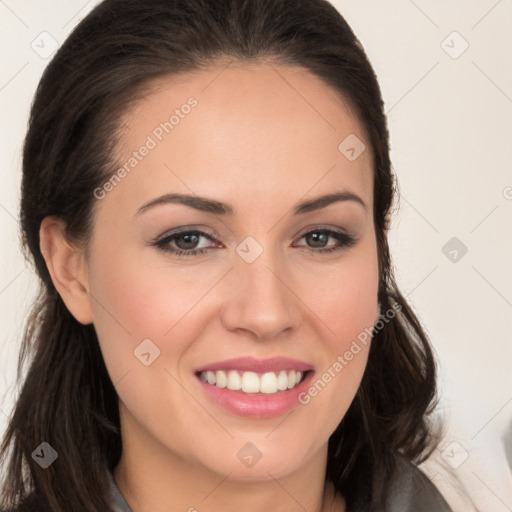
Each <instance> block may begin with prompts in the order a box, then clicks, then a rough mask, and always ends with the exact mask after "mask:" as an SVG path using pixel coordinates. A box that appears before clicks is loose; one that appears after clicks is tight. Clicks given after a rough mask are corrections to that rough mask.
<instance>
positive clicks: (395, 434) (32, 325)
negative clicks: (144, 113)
mask: <svg viewBox="0 0 512 512" xmlns="http://www.w3.org/2000/svg"><path fill="white" fill-rule="evenodd" d="M224 59H228V60H232V61H233V62H242V63H244V62H252V63H254V62H259V61H267V62H272V63H273V64H276V65H283V66H286V65H292V66H300V67H302V68H304V69H306V70H308V71H309V72H310V73H312V74H314V75H316V76H317V77H319V78H320V79H322V80H323V81H324V82H325V83H326V84H328V85H329V86H330V87H332V88H333V90H335V91H337V92H338V93H339V94H340V96H341V97H342V98H343V99H344V100H345V101H347V102H348V103H349V104H350V106H351V108H352V109H353V111H354V112H355V115H356V116H357V117H358V119H359V121H360V122H361V124H362V126H363V127H364V129H365V131H366V136H367V139H368V140H369V142H370V144H371V151H372V154H373V160H374V174H373V176H374V180H373V182H374V206H373V209H374V210H373V211H374V224H375V230H376V237H377V248H378V261H379V272H380V282H379V293H378V299H379V302H380V304H381V311H382V312H384V311H387V310H390V309H391V308H393V309H395V310H396V309H397V308H396V306H397V305H399V306H400V310H399V311H398V312H397V313H396V316H395V317H394V318H392V319H391V320H389V321H388V322H386V323H385V325H384V327H383V328H382V329H380V330H378V331H374V333H373V340H372V344H371V348H370V353H369V359H368V364H367V368H366V371H365V373H364V376H363V380H362V383H361V386H360V388H359V390H358V392H357V394H356V396H355V398H354V400H353V402H352V404H351V406H350V408H349V410H348V412H347V413H346V415H345V417H344V419H343V420H342V422H341V423H340V425H339V426H338V428H337V429H336V431H335V432H334V433H333V434H332V436H331V438H330V440H329V446H328V463H327V478H328V479H330V480H331V481H332V482H333V483H334V485H335V488H336V489H337V490H338V491H339V492H340V493H341V494H342V495H343V496H344V498H345V499H346V501H347V505H348V507H349V509H350V507H353V506H355V504H356V503H359V501H360V500H361V498H364V500H363V502H361V503H363V504H364V505H365V506H366V507H367V509H368V510H373V509H376V508H378V507H379V506H381V505H382V504H383V503H384V500H385V498H386V492H387V489H388V487H389V484H390V481H391V478H392V475H393V473H394V469H395V467H396V461H397V457H399V456H400V454H401V455H402V456H405V457H406V458H407V459H409V460H411V461H414V462H419V461H421V460H423V458H425V457H426V456H427V455H428V454H429V453H430V450H431V449H432V448H433V440H434V438H433V437H432V430H431V427H430V426H429V422H428V415H429V413H430V412H431V410H432V408H433V406H434V404H435V401H436V379H435V362H434V358H433V353H432V349H431V347H430V344H429V341H428V338H427V335H426V333H425V331H424V329H423V328H422V326H421V324H420V321H419V320H418V318H417V317H416V315H415V313H414V312H413V310H412V309H411V307H410V306H409V305H408V304H407V302H406V300H405V298H404V297H403V296H402V294H401V293H400V291H399V290H398V288H397V286H396V283H395V278H394V276H393V271H392V265H391V260H390V254H389V248H388V243H387V230H388V229H389V222H390V215H391V212H392V207H393V199H394V197H395V195H396V194H395V192H396V180H395V177H394V175H393V172H392V168H391V163H390V159H389V140H388V137H389V136H388V129H387V121H386V117H385V113H384V106H383V100H382V97H381V92H380V88H379V85H378V82H377V79H376V76H375V74H374V72H373V69H372V67H371V65H370V63H369V62H368V60H367V57H366V54H365V52H364V50H363V47H362V45H361V44H360V42H359V41H358V40H357V38H356V37H355V35H354V33H353V32H352V30H351V28H350V27H349V25H348V24H347V23H346V21H345V20H344V19H343V17H342V16H341V15H340V14H339V13H338V12H337V10H336V9H335V8H334V7H333V6H332V5H331V4H329V3H328V2H327V1H325V0H105V1H104V2H102V3H101V4H99V5H98V6H97V7H96V8H95V9H94V10H93V11H92V12H91V13H90V14H89V15H88V16H87V17H86V18H85V19H84V20H82V21H81V23H80V24H79V25H78V26H77V27H76V28H75V30H74V31H73V32H72V33H71V35H70V36H69V37H68V39H67V40H66V41H65V42H64V44H63V45H62V46H61V47H60V49H59V50H58V52H57V53H56V54H55V56H54V58H53V59H52V61H51V62H50V63H49V65H48V66H47V68H46V69H45V71H44V74H43V76H42V78H41V81H40V83H39V86H38V88H37V92H36V95H35V98H34V102H33V105H32V108H31V112H30V120H29V127H28V132H27V135H26V139H25V143H24V148H23V177H22V197H21V226H22V234H23V243H24V248H25V251H26V257H27V259H28V260H31V259H33V262H34V265H35V269H36V271H37V273H38V275H39V277H40V286H41V289H40V295H39V298H38V300H37V302H36V303H35V304H34V307H33V311H32V313H31V316H30V317H29V319H28V322H27V326H26V330H25V334H24V338H23V343H22V348H21V351H20V356H19V361H18V379H19V382H21V381H23V384H22V387H21V390H20V393H19V396H18V398H17V401H16V404H15V407H14V410H13V414H12V417H11V419H10V422H9V425H8V429H7V431H6V434H5V437H4V439H3V444H2V447H1V451H0V455H1V457H2V465H3V467H4V470H5V471H6V478H5V482H4V483H3V490H2V493H1V496H2V498H1V499H2V503H1V504H2V506H4V507H14V506H17V505H18V504H19V503H21V502H25V503H26V504H27V510H31V509H30V506H29V505H30V503H32V502H33V503H37V507H36V508H37V510H44V509H47V510H51V511H53V512H73V511H77V512H83V511H84V510H87V511H88V512H104V511H106V510H110V507H109V503H108V499H109V493H108V487H107V479H106V471H112V470H113V468H114V467H115V466H116V465H117V463H118V461H119V457H120V455H121V437H120V426H119V411H118V402H117V394H116V391H115V389H114V386H113V384H112V382H111V380H110V378H109V375H108V373H107V370H106V367H105V365H104V362H103V358H102V355H101V352H100V349H99V344H98V340H97V337H96V333H95V330H94V327H93V325H82V324H80V323H79V322H78V321H77V320H76V319H75V318H74V317H73V316H72V315H71V314H70V312H69V311H68V310H67V308H66V307H65V305H64V303H63V301H62V299H61V297H60V296H59V294H58V293H57V291H56V289H55V287H54V285H53V283H52V280H51V278H50V275H49V273H48V269H47V267H46V264H45V261H44V259H43V256H42V254H41V252H40V247H39V228H40V225H41V221H42V220H43V219H44V218H45V217H46V216H49V215H56V216H59V217H60V218H62V219H63V220H64V221H65V222H66V225H67V232H66V235H67V237H68V238H69V240H70V241H72V242H73V243H74V244H77V245H78V246H80V245H81V246H84V247H87V241H88V237H89V236H90V233H91V226H92V225H93V220H94V216H93V213H94V202H95V201H96V199H95V197H94V194H93V191H94V190H95V189H96V188H97V187H100V186H101V185H102V184H103V183H104V182H105V179H107V178H108V177H109V176H111V175H112V174H113V172H114V170H115V169H116V162H115V158H114V155H115V154H116V144H117V142H118V138H119V134H120V118H121V116H122V114H123V113H124V112H126V109H127V108H128V107H129V106H130V105H132V104H133V102H134V101H136V100H137V99H138V98H140V97H141V95H143V94H144V93H145V91H147V90H148V86H149V85H150V84H151V83H152V81H153V80H155V79H156V78H159V77H165V76H175V75H176V74H178V73H186V72H188V71H192V70H197V69H206V68H208V66H210V65H211V64H215V63H218V62H220V61H222V60H224ZM27 363H28V370H27V372H26V375H25V376H24V378H23V379H22V378H21V376H22V373H23V369H24V365H25V364H27ZM41 442H48V443H49V444H50V445H51V446H52V447H54V448H55V449H56V450H57V452H58V453H59V457H58V459H57V460H56V461H55V462H54V463H53V464H52V465H51V466H50V467H48V468H47V469H42V468H41V467H40V466H39V465H38V464H37V463H36V462H35V461H34V460H33V459H32V456H31V454H32V452H33V451H34V449H35V448H36V447H37V446H38V445H40V443H41ZM8 453H9V455H10V457H9V462H8V464H7V462H5V461H6V460H7V455H8ZM362 482H365V484H364V485H363V484H362ZM31 500H32V501H31ZM358 500H359V501H358Z"/></svg>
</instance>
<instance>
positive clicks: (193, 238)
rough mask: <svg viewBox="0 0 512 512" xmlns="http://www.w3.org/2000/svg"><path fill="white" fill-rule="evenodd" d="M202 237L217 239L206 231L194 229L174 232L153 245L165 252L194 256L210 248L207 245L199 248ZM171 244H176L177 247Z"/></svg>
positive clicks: (179, 255)
mask: <svg viewBox="0 0 512 512" xmlns="http://www.w3.org/2000/svg"><path fill="white" fill-rule="evenodd" d="M201 238H206V239H208V240H210V241H215V240H214V239H213V237H211V236H210V235H208V234H207V233H205V232H204V231H199V230H193V231H181V232H178V233H173V234H171V235H168V236H165V237H164V238H162V239H160V240H158V241H156V242H155V243H154V244H153V245H154V246H155V247H157V248H158V249H160V250H162V251H164V252H170V253H172V254H174V255H175V256H178V257H182V256H194V255H196V254H203V253H205V252H207V250H208V249H207V248H205V247H202V248H201V247H200V248H197V244H198V243H199V241H200V240H201ZM171 244H175V247H173V246H172V245H171Z"/></svg>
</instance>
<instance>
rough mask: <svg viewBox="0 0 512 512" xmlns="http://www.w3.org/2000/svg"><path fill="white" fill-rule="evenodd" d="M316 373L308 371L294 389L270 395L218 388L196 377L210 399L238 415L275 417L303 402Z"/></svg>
mask: <svg viewBox="0 0 512 512" xmlns="http://www.w3.org/2000/svg"><path fill="white" fill-rule="evenodd" d="M216 368H217V367H216ZM201 371H202V370H201ZM249 371H251V370H249ZM314 373H315V372H314V371H308V372H307V373H306V375H305V377H304V378H303V380H302V382H300V383H299V385H298V386H296V387H294V388H292V389H287V390H285V391H278V392H277V393H275V394H268V395H267V394H264V393H244V392H243V391H233V390H231V389H227V388H218V387H217V386H215V385H212V384H208V383H207V382H203V381H202V380H201V379H200V378H199V377H196V379H197V381H198V383H199V385H200V386H201V388H202V389H203V390H204V392H205V394H206V395H207V396H208V397H209V398H210V400H212V402H214V403H216V404H217V405H219V406H221V407H222V408H223V409H225V410H227V411H229V412H231V413H233V414H236V415H237V416H244V417H252V418H273V417H276V416H281V415H283V414H285V413H286V412H288V411H289V410H290V409H292V408H293V407H296V406H297V405H299V403H301V402H300V400H299V396H300V395H301V393H305V392H306V390H307V389H308V387H309V386H310V384H311V381H312V379H313V375H314Z"/></svg>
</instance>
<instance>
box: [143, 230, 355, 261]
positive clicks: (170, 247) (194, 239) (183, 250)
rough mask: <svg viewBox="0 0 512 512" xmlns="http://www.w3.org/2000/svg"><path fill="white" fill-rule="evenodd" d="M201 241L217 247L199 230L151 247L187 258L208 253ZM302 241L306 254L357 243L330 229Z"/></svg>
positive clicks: (211, 239) (349, 236)
mask: <svg viewBox="0 0 512 512" xmlns="http://www.w3.org/2000/svg"><path fill="white" fill-rule="evenodd" d="M201 239H206V240H209V241H210V242H214V244H217V248H218V247H219V242H217V241H216V240H215V239H214V238H213V237H212V236H211V235H209V234H207V233H205V232H204V231H200V230H188V231H180V232H177V233H171V234H170V235H167V236H164V237H163V238H161V239H160V240H157V241H155V242H153V243H152V245H154V246H155V247H157V248H158V249H159V250H161V251H164V252H168V253H171V254H173V255H174V256H177V257H188V256H196V255H198V254H204V253H206V252H208V250H209V249H210V247H208V246H203V247H200V240H201ZM302 239H306V241H307V243H308V244H312V245H309V246H308V247H307V248H306V251H307V252H310V253H321V254H322V253H327V252H332V251H338V250H341V249H344V248H348V247H351V246H353V245H354V244H355V243H356V242H357V240H356V239H355V238H354V237H353V236H351V235H348V234H347V233H343V232H339V231H334V230H332V229H316V230H313V231H309V232H307V233H305V234H304V235H302V237H301V238H300V239H299V240H302ZM329 239H334V240H337V242H338V243H337V244H335V245H331V246H328V241H329ZM198 244H199V247H198ZM299 247H300V246H299Z"/></svg>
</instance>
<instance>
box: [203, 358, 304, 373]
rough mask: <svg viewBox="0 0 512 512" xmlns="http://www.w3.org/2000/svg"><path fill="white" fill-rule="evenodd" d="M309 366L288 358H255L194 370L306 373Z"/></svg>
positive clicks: (229, 361)
mask: <svg viewBox="0 0 512 512" xmlns="http://www.w3.org/2000/svg"><path fill="white" fill-rule="evenodd" d="M312 369H313V366H312V365H311V364H308V363H305V362H304V361H299V360H298V359H292V358H290V357H272V358H270V359H257V358H255V357H236V358H233V359H225V360H224V361H216V362H214V363H210V364H207V365H205V366H201V367H200V368H196V373H200V372H205V371H208V370H210V371H215V370H241V371H244V372H255V373H264V372H275V371H278V370H298V371H301V372H306V371H308V370H312Z"/></svg>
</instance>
